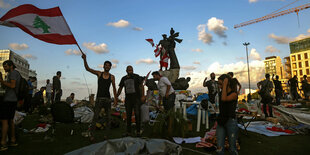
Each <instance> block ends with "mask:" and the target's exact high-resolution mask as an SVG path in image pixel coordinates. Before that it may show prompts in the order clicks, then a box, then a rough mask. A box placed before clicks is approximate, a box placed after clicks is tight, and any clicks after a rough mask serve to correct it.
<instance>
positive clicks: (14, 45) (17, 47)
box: [9, 43, 29, 50]
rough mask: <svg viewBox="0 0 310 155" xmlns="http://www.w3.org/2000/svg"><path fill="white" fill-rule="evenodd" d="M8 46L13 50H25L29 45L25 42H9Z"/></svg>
mask: <svg viewBox="0 0 310 155" xmlns="http://www.w3.org/2000/svg"><path fill="white" fill-rule="evenodd" d="M9 47H10V48H12V49H13V50H25V49H27V48H29V46H28V45H27V44H25V43H22V44H18V43H11V44H9Z"/></svg>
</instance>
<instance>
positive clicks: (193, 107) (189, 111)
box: [186, 104, 198, 115]
mask: <svg viewBox="0 0 310 155" xmlns="http://www.w3.org/2000/svg"><path fill="white" fill-rule="evenodd" d="M197 112H198V110H197V105H196V104H193V105H191V106H190V107H188V108H187V109H186V113H187V114H190V115H197Z"/></svg>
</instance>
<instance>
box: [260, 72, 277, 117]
mask: <svg viewBox="0 0 310 155" xmlns="http://www.w3.org/2000/svg"><path fill="white" fill-rule="evenodd" d="M265 77H266V79H265V80H263V81H260V82H258V83H257V88H258V89H259V95H260V96H261V97H262V100H261V102H262V103H263V111H264V114H265V117H268V116H269V117H273V114H272V105H271V103H272V100H273V97H272V96H271V94H270V92H271V91H272V89H273V84H272V82H271V81H270V74H268V73H267V74H266V75H265ZM267 105H268V109H269V115H268V113H267Z"/></svg>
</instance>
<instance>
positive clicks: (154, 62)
mask: <svg viewBox="0 0 310 155" xmlns="http://www.w3.org/2000/svg"><path fill="white" fill-rule="evenodd" d="M141 63H144V64H149V65H151V64H157V61H155V60H152V59H150V58H147V59H140V60H137V61H136V64H141Z"/></svg>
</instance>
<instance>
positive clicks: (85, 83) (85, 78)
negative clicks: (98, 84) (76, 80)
mask: <svg viewBox="0 0 310 155" xmlns="http://www.w3.org/2000/svg"><path fill="white" fill-rule="evenodd" d="M83 77H84V80H85V84H86V87H87V90H88V97H89V96H90V93H89V88H88V84H87V81H86V78H85V75H84V73H83Z"/></svg>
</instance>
